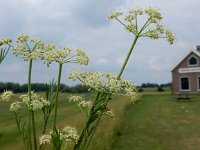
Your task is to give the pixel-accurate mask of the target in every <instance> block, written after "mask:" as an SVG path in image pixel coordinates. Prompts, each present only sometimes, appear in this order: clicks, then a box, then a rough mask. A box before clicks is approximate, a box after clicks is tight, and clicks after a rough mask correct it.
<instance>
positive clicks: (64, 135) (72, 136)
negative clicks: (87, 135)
mask: <svg viewBox="0 0 200 150" xmlns="http://www.w3.org/2000/svg"><path fill="white" fill-rule="evenodd" d="M57 130H58V132H59V135H60V140H61V141H63V142H64V143H65V145H72V144H75V143H77V142H78V140H79V136H78V133H77V130H76V129H75V128H74V127H70V126H67V127H64V128H63V129H62V130H60V129H57ZM52 134H53V132H52V131H51V132H50V133H49V134H44V135H42V136H41V137H40V139H39V143H40V145H44V144H50V143H51V140H52V136H53V135H52Z"/></svg>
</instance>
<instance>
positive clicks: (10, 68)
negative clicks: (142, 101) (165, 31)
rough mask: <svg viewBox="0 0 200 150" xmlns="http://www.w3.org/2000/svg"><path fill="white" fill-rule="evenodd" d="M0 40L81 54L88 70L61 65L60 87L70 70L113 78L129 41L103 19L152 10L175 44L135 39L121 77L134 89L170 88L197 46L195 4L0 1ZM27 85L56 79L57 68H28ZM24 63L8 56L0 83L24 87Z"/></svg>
mask: <svg viewBox="0 0 200 150" xmlns="http://www.w3.org/2000/svg"><path fill="white" fill-rule="evenodd" d="M0 4H1V9H0V18H1V19H0V21H1V23H0V38H3V37H11V38H13V39H15V38H16V37H17V36H18V35H20V34H29V35H30V36H32V37H38V38H40V39H42V40H43V41H45V43H49V42H53V43H56V45H57V46H58V47H59V46H62V45H73V46H76V47H81V48H83V49H85V51H86V53H87V54H88V56H89V58H90V62H89V65H88V66H81V65H78V64H65V65H64V66H63V74H62V80H61V82H62V83H64V84H67V85H74V84H77V83H78V82H74V81H71V80H69V79H68V75H69V73H70V72H72V71H73V70H77V69H81V70H84V71H98V72H104V73H106V72H114V73H118V72H119V70H120V68H121V65H122V62H123V59H124V58H125V56H126V54H127V53H128V49H129V47H130V45H131V43H132V40H133V35H132V34H130V33H128V32H126V31H125V30H124V28H123V27H122V25H120V24H119V23H118V22H116V21H114V20H111V21H110V20H108V19H107V18H106V16H107V15H108V14H109V13H110V12H111V11H113V10H116V9H117V10H118V9H120V10H128V9H131V8H146V7H157V8H159V9H160V11H161V13H162V14H163V24H164V25H165V26H167V27H169V28H170V29H171V30H172V32H173V33H174V34H175V36H176V43H175V44H173V45H169V44H168V43H167V42H166V40H164V39H159V40H151V39H144V38H142V39H139V41H138V43H137V45H136V47H135V49H134V52H133V54H132V56H131V58H130V61H129V63H128V65H127V67H126V69H125V71H124V74H123V75H122V78H123V79H128V80H132V81H134V82H135V84H137V85H140V84H142V83H146V82H151V83H158V84H161V83H168V82H171V80H172V79H171V70H172V69H173V67H174V66H175V65H176V64H177V63H178V61H179V60H180V58H182V57H183V56H184V55H185V54H186V53H187V52H188V51H190V50H192V49H195V48H196V45H200V38H199V35H200V26H199V25H200V15H199V14H200V9H199V6H200V1H199V0H192V1H188V0H176V3H175V2H174V0H162V1H160V0H113V1H109V0H100V1H97V0H0ZM32 72H33V73H32V82H39V83H46V82H49V81H51V80H52V79H53V78H54V79H57V73H58V64H52V65H51V66H50V67H48V68H47V67H46V65H45V64H43V63H42V62H41V61H35V62H34V63H33V70H32ZM27 73H28V62H24V61H23V60H22V59H21V58H20V57H15V56H14V55H13V54H12V53H11V52H10V53H9V54H8V56H7V57H6V59H5V60H4V62H3V63H2V64H1V65H0V82H8V81H10V82H17V83H20V84H23V83H27Z"/></svg>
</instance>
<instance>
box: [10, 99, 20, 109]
mask: <svg viewBox="0 0 200 150" xmlns="http://www.w3.org/2000/svg"><path fill="white" fill-rule="evenodd" d="M21 104H22V103H21V102H18V101H15V102H13V103H12V104H11V105H10V111H14V112H17V111H18V110H19V109H21V108H22V106H21Z"/></svg>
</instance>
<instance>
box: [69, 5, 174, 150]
mask: <svg viewBox="0 0 200 150" xmlns="http://www.w3.org/2000/svg"><path fill="white" fill-rule="evenodd" d="M144 18H146V19H145V21H144V22H142V21H141V20H144ZM108 19H110V20H116V21H117V22H119V23H120V24H121V25H122V26H123V27H124V28H125V30H126V31H128V32H129V33H131V34H133V42H132V44H131V47H130V49H129V51H128V53H127V56H126V58H125V60H124V63H123V65H122V67H121V69H120V72H119V73H118V74H116V75H115V74H113V73H106V74H104V73H99V72H82V71H76V72H73V73H71V74H70V77H69V78H70V79H72V80H80V81H81V82H82V84H83V85H86V86H89V87H90V88H91V89H93V90H95V91H97V95H96V98H95V100H94V101H92V107H91V108H90V111H89V113H88V117H87V119H86V121H85V123H84V125H83V128H82V130H81V133H80V137H79V140H78V142H77V144H76V145H75V146H74V150H86V149H87V148H88V146H89V145H90V142H91V139H92V137H93V135H94V133H95V130H96V128H97V126H98V124H99V121H100V119H101V117H102V115H109V116H110V117H111V118H112V117H113V116H114V114H113V113H112V111H111V110H110V109H109V108H107V104H108V102H109V101H110V100H111V99H112V95H113V94H118V95H126V96H129V97H130V98H131V99H132V101H133V102H136V100H137V98H136V96H137V91H136V87H135V85H134V83H133V82H130V81H127V80H122V79H121V76H122V74H123V72H124V69H125V67H126V65H127V63H128V61H129V58H130V56H131V54H132V52H133V49H134V47H135V45H136V43H137V41H138V39H139V38H150V39H154V40H155V39H159V38H166V39H167V41H168V42H169V44H173V43H174V41H175V37H174V35H173V34H172V32H171V31H170V30H169V29H168V28H165V27H164V26H163V25H162V22H161V20H162V15H161V13H160V11H159V9H157V8H151V7H150V8H146V9H140V8H136V9H130V10H128V11H127V12H121V11H114V12H112V13H110V15H108Z"/></svg>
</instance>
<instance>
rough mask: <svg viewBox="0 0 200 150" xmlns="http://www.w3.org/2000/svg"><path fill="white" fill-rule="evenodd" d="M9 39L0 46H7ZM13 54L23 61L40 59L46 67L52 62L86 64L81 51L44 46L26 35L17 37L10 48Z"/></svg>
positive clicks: (86, 59) (50, 44) (85, 57)
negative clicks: (14, 44) (14, 43)
mask: <svg viewBox="0 0 200 150" xmlns="http://www.w3.org/2000/svg"><path fill="white" fill-rule="evenodd" d="M10 42H11V40H10V39H2V40H0V46H1V45H3V44H7V45H9V43H10ZM12 49H13V54H15V55H16V56H21V57H22V58H23V59H24V60H25V61H28V60H36V59H42V60H43V61H44V62H45V63H47V65H49V64H51V63H52V62H58V63H60V64H64V63H80V64H83V65H87V64H88V61H89V59H88V57H87V55H86V53H85V52H84V50H83V49H81V48H76V52H75V51H74V52H73V49H72V48H71V47H69V46H63V47H60V48H58V49H56V46H55V44H53V43H49V44H44V43H43V41H42V40H40V39H38V38H36V37H33V38H30V37H29V36H28V35H26V34H22V35H19V36H18V37H17V40H16V46H12Z"/></svg>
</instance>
